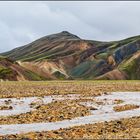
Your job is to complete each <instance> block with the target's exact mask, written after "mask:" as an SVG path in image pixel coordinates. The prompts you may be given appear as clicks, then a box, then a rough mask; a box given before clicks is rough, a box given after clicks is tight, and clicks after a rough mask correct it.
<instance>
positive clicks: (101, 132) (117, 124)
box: [0, 81, 140, 139]
mask: <svg viewBox="0 0 140 140" xmlns="http://www.w3.org/2000/svg"><path fill="white" fill-rule="evenodd" d="M112 91H140V81H69V82H68V81H64V82H63V81H49V82H1V83H0V98H12V97H16V98H20V97H30V96H31V97H32V96H40V97H44V96H46V95H64V94H81V96H85V97H88V96H91V95H92V96H97V95H101V94H103V93H104V94H108V93H109V92H112ZM81 100H82V101H85V100H86V99H85V100H84V99H81ZM81 100H76V101H73V100H71V101H67V102H66V101H65V102H64V101H56V102H53V103H50V104H47V105H40V106H34V104H32V107H35V108H36V110H34V111H31V112H29V113H24V114H22V115H21V114H20V115H13V116H10V117H9V116H8V117H0V124H13V123H32V122H41V121H44V120H46V121H48V122H54V121H58V120H64V119H71V118H74V117H78V116H86V115H89V114H90V112H89V109H90V108H88V107H85V106H82V105H80V104H79V101H81ZM89 100H90V99H89ZM122 102H123V101H121V100H119V101H118V100H116V104H119V103H122ZM58 106H59V107H58ZM131 107H132V106H129V107H128V108H130V109H131ZM2 108H3V107H2ZM122 108H123V107H122ZM122 108H121V109H122ZM119 109H120V108H119ZM54 110H55V111H54ZM45 111H47V113H45ZM48 112H49V113H48ZM73 112H74V113H73ZM1 138H4V139H5V138H7V139H9V138H12V139H15V138H17V139H19V138H26V139H35V138H37V139H38V138H39V139H46V138H54V139H85V138H86V139H101V138H102V139H109V138H110V139H119V138H120V139H122V138H125V139H136V138H137V139H139V138H140V117H134V118H129V119H121V120H117V121H111V122H104V123H97V124H90V125H84V126H75V127H72V128H68V129H60V130H55V131H48V132H33V133H27V134H20V135H7V136H0V139H1Z"/></svg>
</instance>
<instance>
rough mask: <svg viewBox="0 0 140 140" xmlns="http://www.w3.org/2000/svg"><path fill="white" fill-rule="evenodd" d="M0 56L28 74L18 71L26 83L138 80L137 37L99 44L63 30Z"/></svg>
mask: <svg viewBox="0 0 140 140" xmlns="http://www.w3.org/2000/svg"><path fill="white" fill-rule="evenodd" d="M0 55H1V56H3V57H5V59H7V61H10V62H8V63H12V65H14V66H16V67H18V68H20V69H21V70H23V71H26V72H27V73H32V74H25V73H24V72H21V73H22V77H24V79H26V80H51V79H55V80H57V79H110V80H119V79H140V74H139V73H140V36H135V37H131V38H127V39H124V40H120V41H111V42H101V41H94V40H84V39H81V38H79V37H78V36H76V35H73V34H71V33H69V32H67V31H63V32H61V33H57V34H53V35H48V36H45V37H43V38H40V39H38V40H36V41H34V42H32V43H30V44H27V45H25V46H21V47H18V48H16V49H13V50H11V51H9V52H5V53H2V54H0ZM11 61H12V62H11ZM0 65H1V61H0ZM5 67H6V66H5ZM8 68H9V67H8ZM16 70H17V69H16ZM17 73H18V72H17ZM0 75H3V74H1V73H0ZM33 75H35V76H33ZM0 78H1V77H0ZM1 79H4V78H1ZM5 79H7V80H11V79H10V78H9V76H7V77H6V78H5ZM12 80H18V79H17V78H15V79H14V78H13V79H12Z"/></svg>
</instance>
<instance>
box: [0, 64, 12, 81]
mask: <svg viewBox="0 0 140 140" xmlns="http://www.w3.org/2000/svg"><path fill="white" fill-rule="evenodd" d="M11 75H12V70H11V69H10V68H5V67H3V66H0V79H4V78H6V77H8V76H11Z"/></svg>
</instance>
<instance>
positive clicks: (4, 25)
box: [0, 1, 140, 52]
mask: <svg viewBox="0 0 140 140" xmlns="http://www.w3.org/2000/svg"><path fill="white" fill-rule="evenodd" d="M139 7H140V2H80V1H79V2H62V1H60V2H56V1H55V2H0V33H1V34H0V42H1V45H0V52H3V51H7V50H10V49H12V48H15V47H18V46H22V45H25V44H27V43H30V42H31V41H33V40H35V39H38V38H40V37H42V36H45V35H48V34H52V33H57V32H61V31H63V30H68V31H69V32H71V33H73V34H76V35H78V36H79V37H81V38H85V39H92V40H118V39H122V38H125V37H129V36H133V35H137V34H140V29H139V25H140V18H139V15H140V8H139Z"/></svg>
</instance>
